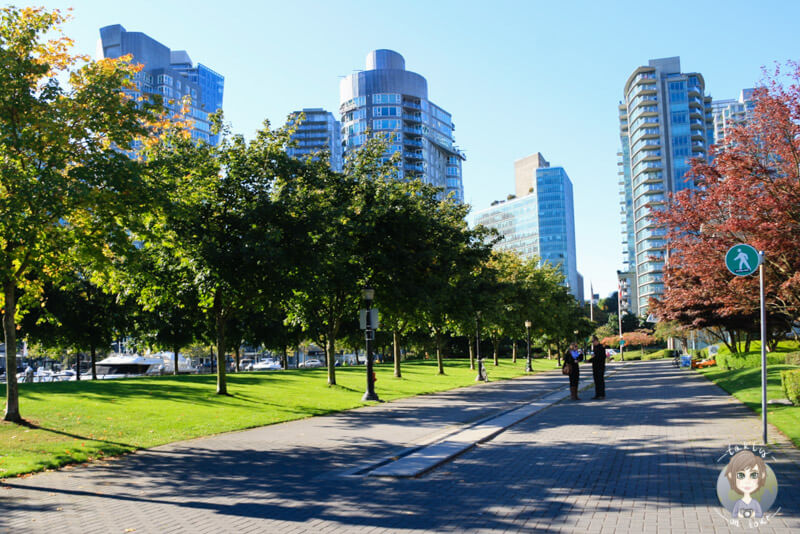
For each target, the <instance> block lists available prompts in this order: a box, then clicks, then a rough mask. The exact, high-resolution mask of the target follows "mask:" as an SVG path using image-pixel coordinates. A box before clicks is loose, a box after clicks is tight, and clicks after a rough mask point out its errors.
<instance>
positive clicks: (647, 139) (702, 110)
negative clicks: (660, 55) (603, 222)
mask: <svg viewBox="0 0 800 534" xmlns="http://www.w3.org/2000/svg"><path fill="white" fill-rule="evenodd" d="M619 120H620V140H621V143H622V148H621V151H620V154H619V155H620V161H619V164H620V167H621V171H620V173H619V177H620V180H619V184H620V186H621V191H620V194H621V196H622V200H621V202H620V204H621V206H622V209H621V211H622V215H623V236H624V241H623V245H624V249H623V254H624V257H625V265H626V267H627V270H628V271H632V272H635V280H634V285H635V287H636V291H635V294H636V295H637V298H636V300H635V301H634V300H633V299H631V301H630V303H631V308H630V309H629V311H630V312H632V313H634V314H636V315H641V314H644V313H646V310H647V307H648V301H649V299H650V297H658V296H660V295H661V294H662V293H663V292H664V279H663V276H664V275H663V269H664V260H665V255H666V251H667V243H666V241H665V238H664V235H665V231H664V229H661V228H657V227H656V222H655V220H653V217H652V213H653V211H655V210H659V209H668V208H667V206H666V201H667V197H668V195H669V194H670V193H676V192H678V191H680V190H681V189H686V188H691V187H694V184H693V183H692V181H691V180H689V179H687V178H686V177H685V174H686V172H687V171H688V170H689V167H690V159H691V158H695V157H699V158H704V157H706V156H707V154H708V153H707V150H708V146H709V145H710V144H711V143H712V142H713V139H714V132H713V119H712V115H711V97H710V96H706V94H705V82H704V80H703V77H702V76H701V75H700V74H698V73H688V74H687V73H682V72H681V64H680V58H678V57H671V58H664V59H653V60H650V62H649V63H648V65H647V66H642V67H639V68H637V69H636V70H634V71H633V73H632V74H631V75H630V77H629V78H628V81H627V82H626V83H625V88H624V101H623V102H621V103H620V106H619ZM631 242H632V243H633V246H631Z"/></svg>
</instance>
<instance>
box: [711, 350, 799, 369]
mask: <svg viewBox="0 0 800 534" xmlns="http://www.w3.org/2000/svg"><path fill="white" fill-rule="evenodd" d="M716 360H717V366H718V367H721V368H722V369H751V368H756V367H761V353H760V352H748V353H745V354H730V353H727V354H726V353H723V352H719V353H718V354H717V357H716ZM786 361H787V357H786V353H783V352H771V353H769V354H767V365H783V364H785V363H786Z"/></svg>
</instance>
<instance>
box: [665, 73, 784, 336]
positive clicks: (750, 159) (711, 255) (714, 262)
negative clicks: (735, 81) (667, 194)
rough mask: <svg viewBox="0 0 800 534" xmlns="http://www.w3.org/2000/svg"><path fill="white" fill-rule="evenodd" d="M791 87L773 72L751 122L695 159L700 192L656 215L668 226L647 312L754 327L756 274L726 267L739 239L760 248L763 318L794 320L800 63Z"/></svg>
mask: <svg viewBox="0 0 800 534" xmlns="http://www.w3.org/2000/svg"><path fill="white" fill-rule="evenodd" d="M790 66H791V69H792V72H791V73H790V75H789V78H790V80H791V84H789V85H788V87H784V86H783V85H782V84H781V82H780V76H781V73H780V72H779V71H777V70H776V72H775V74H774V75H773V76H772V77H769V78H767V80H766V83H765V85H764V86H763V87H761V88H759V89H757V90H756V95H755V97H756V105H755V109H754V112H753V116H752V119H751V120H750V121H749V122H748V123H747V124H744V125H740V126H738V127H736V128H734V129H733V132H732V133H731V134H730V135H729V137H727V138H726V139H725V141H724V144H723V145H721V146H717V147H715V149H714V151H713V153H714V156H715V157H714V159H713V161H712V162H711V163H705V162H700V161H695V162H694V164H693V166H692V170H691V172H690V175H691V177H692V178H693V179H694V181H695V183H697V184H698V186H699V187H698V189H694V190H684V191H681V192H679V193H678V194H676V195H674V196H673V197H672V203H671V204H670V206H669V209H668V210H663V211H660V212H659V213H658V214H657V215H656V218H657V220H658V221H659V222H660V223H662V224H664V225H665V226H666V228H667V238H668V239H669V243H670V251H669V252H670V255H669V261H668V264H667V266H666V267H665V270H664V282H665V286H666V290H665V293H664V296H663V298H662V300H661V301H660V302H659V301H652V302H651V308H652V310H653V311H654V312H655V313H656V314H657V315H658V316H659V317H661V318H662V319H665V320H676V321H678V322H679V323H681V324H683V325H690V326H692V327H694V328H702V327H707V326H720V327H723V328H725V329H727V330H750V331H753V330H757V329H758V307H759V298H758V276H757V275H754V276H749V277H738V276H734V275H733V274H731V273H730V272H728V270H727V268H726V267H725V260H724V258H725V253H726V251H727V250H728V249H729V248H730V247H731V246H733V245H735V244H737V243H748V244H750V245H752V246H754V247H755V248H756V249H759V250H763V251H765V254H766V257H765V269H764V271H765V278H766V291H767V305H768V311H769V313H770V314H771V319H770V320H769V321H768V323H770V324H771V325H772V326H773V328H776V329H785V328H786V327H787V323H788V322H789V320H797V319H798V317H800V246H798V245H799V244H800V66H798V64H795V63H792V64H791V65H790Z"/></svg>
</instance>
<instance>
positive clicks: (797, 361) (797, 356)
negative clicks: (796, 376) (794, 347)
mask: <svg viewBox="0 0 800 534" xmlns="http://www.w3.org/2000/svg"><path fill="white" fill-rule="evenodd" d="M786 365H800V352H788V353H786Z"/></svg>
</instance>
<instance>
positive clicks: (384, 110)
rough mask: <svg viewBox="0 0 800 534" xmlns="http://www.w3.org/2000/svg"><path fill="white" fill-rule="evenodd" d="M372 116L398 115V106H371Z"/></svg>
mask: <svg viewBox="0 0 800 534" xmlns="http://www.w3.org/2000/svg"><path fill="white" fill-rule="evenodd" d="M372 116H373V117H399V116H400V108H398V107H396V106H383V107H375V108H372Z"/></svg>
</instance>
